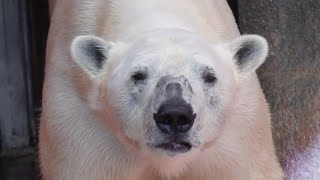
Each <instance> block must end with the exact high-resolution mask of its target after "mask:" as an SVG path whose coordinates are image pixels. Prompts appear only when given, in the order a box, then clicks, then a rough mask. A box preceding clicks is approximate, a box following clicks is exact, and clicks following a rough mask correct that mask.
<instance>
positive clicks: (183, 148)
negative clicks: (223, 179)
mask: <svg viewBox="0 0 320 180" xmlns="http://www.w3.org/2000/svg"><path fill="white" fill-rule="evenodd" d="M137 39H138V40H136V41H134V42H132V43H111V42H107V41H104V40H102V39H100V38H97V37H93V36H80V37H77V38H76V39H75V40H74V42H73V44H72V56H73V59H74V60H75V61H76V62H77V63H78V64H79V65H80V66H81V67H82V69H83V70H84V71H85V72H86V73H87V74H88V76H90V77H91V79H92V81H93V82H94V84H96V86H95V87H97V88H96V90H97V91H96V92H97V93H96V95H95V98H93V101H99V103H98V104H99V105H98V106H99V108H98V109H99V111H107V110H106V108H112V110H113V113H114V116H115V117H116V118H114V119H113V121H116V122H112V124H117V126H116V127H120V128H119V131H121V133H120V134H121V136H120V137H119V136H118V137H119V138H120V139H121V141H125V142H124V143H125V144H135V145H136V146H137V147H138V149H139V150H140V151H141V153H142V155H145V156H146V157H151V159H152V160H155V161H158V160H159V159H166V162H167V159H170V158H171V159H172V158H173V157H176V158H181V157H185V158H182V159H183V160H182V161H183V162H186V161H187V159H190V157H191V156H194V155H196V154H197V153H198V152H200V151H201V150H203V149H206V148H207V147H210V146H211V145H213V144H214V141H215V139H216V138H218V137H219V134H221V131H222V130H223V126H224V124H225V122H226V120H227V116H228V114H229V113H232V111H231V109H232V105H233V99H234V96H236V94H237V92H236V89H237V83H239V82H238V79H239V77H243V76H246V75H248V74H250V73H253V72H254V71H255V70H256V69H257V68H258V67H259V66H260V65H261V64H262V63H263V61H264V60H265V57H266V55H267V44H266V41H265V40H264V39H263V38H262V37H259V36H255V35H251V36H243V37H240V38H239V39H237V40H234V41H233V42H230V43H225V44H212V43H209V42H207V41H206V40H204V39H202V38H200V37H198V36H196V35H194V34H192V33H189V32H184V31H178V30H170V31H168V30H164V31H156V32H150V33H148V34H145V35H143V36H141V37H139V38H137ZM93 89H94V88H93ZM93 91H94V90H93ZM105 94H106V96H104V95H105ZM104 97H106V98H104ZM104 101H107V104H108V106H105V105H104V104H105V103H104ZM101 102H102V103H101ZM91 103H92V102H91ZM93 103H95V104H97V102H93ZM109 115H110V114H109ZM104 118H108V117H104ZM114 127H115V126H113V128H114ZM117 134H119V132H117ZM123 137H125V138H123ZM127 141H130V143H128V142H127ZM188 157H189V158H188ZM158 163H159V162H158ZM160 164H161V163H160ZM167 167H168V166H167Z"/></svg>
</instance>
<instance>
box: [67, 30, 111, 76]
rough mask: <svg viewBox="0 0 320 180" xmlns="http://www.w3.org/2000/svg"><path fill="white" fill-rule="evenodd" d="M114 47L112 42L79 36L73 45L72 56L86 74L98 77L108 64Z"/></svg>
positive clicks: (94, 37)
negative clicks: (109, 54) (110, 52)
mask: <svg viewBox="0 0 320 180" xmlns="http://www.w3.org/2000/svg"><path fill="white" fill-rule="evenodd" d="M112 46H113V43H112V42H108V41H105V40H103V39H101V38H98V37H96V36H90V35H83V36H78V37H76V38H75V39H74V40H73V42H72V44H71V56H72V58H73V60H74V61H75V62H76V63H77V64H78V65H79V66H80V67H81V68H82V69H83V70H84V71H85V72H87V73H89V75H91V76H96V75H97V74H98V73H99V72H100V70H101V69H102V68H103V65H104V64H105V63H106V61H107V59H108V53H109V51H110V49H111V48H112Z"/></svg>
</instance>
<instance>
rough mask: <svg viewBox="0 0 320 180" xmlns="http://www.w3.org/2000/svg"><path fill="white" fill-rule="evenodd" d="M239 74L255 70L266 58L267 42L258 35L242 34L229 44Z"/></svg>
mask: <svg viewBox="0 0 320 180" xmlns="http://www.w3.org/2000/svg"><path fill="white" fill-rule="evenodd" d="M229 45H230V46H229V47H230V48H231V52H232V54H233V59H234V61H235V63H236V65H237V67H238V70H239V71H240V73H241V74H250V73H252V72H255V71H256V70H257V69H258V68H259V67H260V66H261V65H262V64H263V62H264V61H265V60H266V58H267V55H268V43H267V41H266V39H265V38H263V37H262V36H259V35H243V36H240V37H239V38H237V39H235V40H234V41H233V42H231V43H230V44H229Z"/></svg>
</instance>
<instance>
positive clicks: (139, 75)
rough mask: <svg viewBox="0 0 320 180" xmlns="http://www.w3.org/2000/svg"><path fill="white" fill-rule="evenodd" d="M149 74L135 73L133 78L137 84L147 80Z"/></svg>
mask: <svg viewBox="0 0 320 180" xmlns="http://www.w3.org/2000/svg"><path fill="white" fill-rule="evenodd" d="M147 77H148V76H147V73H145V72H135V73H133V75H132V76H131V78H132V79H133V80H134V81H135V82H139V81H144V80H145V79H147Z"/></svg>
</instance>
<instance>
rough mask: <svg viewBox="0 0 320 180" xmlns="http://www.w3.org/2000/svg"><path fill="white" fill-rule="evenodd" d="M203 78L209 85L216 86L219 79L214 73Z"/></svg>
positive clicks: (204, 75) (206, 74)
mask: <svg viewBox="0 0 320 180" xmlns="http://www.w3.org/2000/svg"><path fill="white" fill-rule="evenodd" d="M202 78H203V80H204V82H205V83H208V84H214V83H215V82H216V81H217V78H216V76H215V75H214V74H213V73H204V74H203V77H202Z"/></svg>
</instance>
